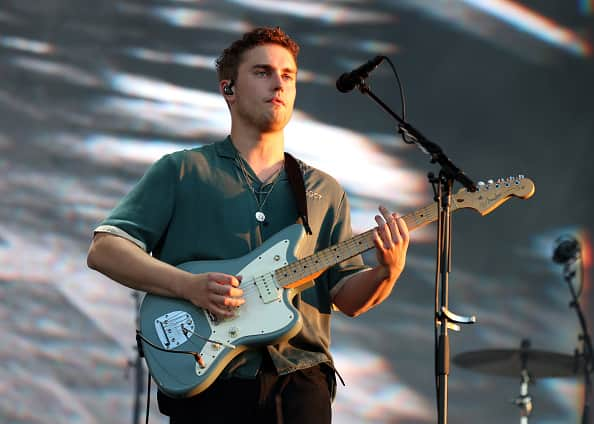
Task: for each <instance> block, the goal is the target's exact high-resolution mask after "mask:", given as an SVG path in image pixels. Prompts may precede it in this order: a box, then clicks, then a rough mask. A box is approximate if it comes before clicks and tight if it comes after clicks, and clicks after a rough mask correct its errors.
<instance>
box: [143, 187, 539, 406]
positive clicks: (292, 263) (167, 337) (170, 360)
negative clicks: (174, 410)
mask: <svg viewBox="0 0 594 424" xmlns="http://www.w3.org/2000/svg"><path fill="white" fill-rule="evenodd" d="M533 194H534V183H533V182H532V181H531V180H530V179H528V178H524V177H523V176H519V177H517V178H514V177H510V178H508V179H506V180H501V179H500V180H498V181H497V182H492V181H489V183H488V184H479V186H478V190H477V191H475V192H469V191H467V190H466V189H464V188H462V189H461V190H459V191H458V192H457V193H456V194H453V195H452V202H451V203H452V205H451V210H452V211H456V210H459V209H463V208H470V209H475V210H476V211H478V212H479V213H480V214H481V215H486V214H488V213H490V212H491V211H493V210H494V209H495V208H497V207H498V206H499V205H501V204H502V203H504V202H505V201H507V200H508V199H510V198H511V197H518V198H522V199H527V198H529V197H531V196H532V195H533ZM437 218H438V207H437V203H436V202H434V203H432V204H429V205H427V206H425V207H424V208H421V209H419V210H417V211H415V212H413V213H411V214H409V215H406V216H404V217H403V219H404V220H405V222H406V224H407V225H408V228H409V230H411V231H412V230H415V229H417V228H420V227H422V226H424V225H426V224H429V223H431V222H433V221H436V220H437ZM373 231H374V230H373V229H372V230H369V231H366V232H364V233H361V234H358V235H356V236H355V237H353V238H351V239H349V240H346V241H343V242H340V243H338V244H336V245H334V246H331V247H328V248H326V249H324V250H322V251H320V252H317V253H315V254H313V255H310V256H308V257H305V258H303V259H297V258H296V256H297V255H298V249H299V243H300V240H301V239H302V238H303V237H304V230H303V227H302V225H300V224H293V225H291V226H289V227H287V228H285V229H284V230H282V231H280V232H278V233H277V234H275V235H274V236H272V237H271V238H269V239H268V240H267V241H266V242H265V243H264V244H262V245H261V246H260V247H258V248H257V249H255V250H253V251H252V252H250V253H248V254H247V255H245V256H242V257H240V258H236V259H231V260H221V261H190V262H185V263H182V264H180V265H178V268H181V269H183V270H186V271H189V272H191V273H194V274H199V273H204V272H223V273H226V274H231V275H241V276H242V277H243V279H242V282H241V288H242V289H243V291H244V299H245V303H244V304H243V305H241V306H240V307H239V308H237V310H236V316H234V317H232V318H227V319H222V320H217V319H216V317H214V316H213V315H212V314H210V312H208V311H206V310H204V309H201V308H198V307H196V306H194V305H193V304H191V303H190V302H187V301H185V300H180V299H174V298H168V297H162V296H157V295H153V294H147V295H146V296H145V298H144V300H143V301H142V304H141V307H140V320H139V321H140V322H139V325H140V329H139V331H138V338H139V339H140V343H142V350H143V352H144V356H145V359H146V363H147V366H148V368H149V371H150V373H151V375H152V377H153V379H154V380H155V382H156V383H157V385H158V386H159V388H160V389H161V391H163V392H164V393H165V394H167V395H169V396H171V397H176V398H183V397H190V396H193V395H196V394H198V393H200V392H202V391H204V390H206V389H207V388H208V387H209V386H210V385H211V384H212V383H213V382H214V380H215V379H216V378H217V377H218V376H219V375H220V373H221V372H222V371H223V369H224V368H225V366H226V365H227V364H228V363H229V362H230V361H231V360H232V359H233V358H234V357H235V356H237V355H238V354H239V353H241V352H243V351H244V350H246V349H248V348H250V347H255V346H262V345H271V344H276V343H279V342H280V341H283V340H288V339H290V338H291V337H293V336H295V335H296V334H297V333H298V332H299V331H300V329H301V326H302V321H301V316H300V314H299V312H298V311H297V309H296V308H295V307H294V306H293V304H292V303H291V300H292V299H293V297H294V296H295V295H296V294H297V293H298V292H300V291H302V290H304V289H306V288H308V287H311V286H313V284H314V283H313V279H314V278H316V277H317V276H319V275H320V274H322V272H324V271H325V270H326V269H328V268H329V267H331V266H333V265H335V264H337V263H340V262H342V261H344V260H346V259H348V258H351V257H353V256H355V255H358V254H359V253H362V252H365V251H367V250H370V249H372V248H373V247H374V241H373V239H374V235H373Z"/></svg>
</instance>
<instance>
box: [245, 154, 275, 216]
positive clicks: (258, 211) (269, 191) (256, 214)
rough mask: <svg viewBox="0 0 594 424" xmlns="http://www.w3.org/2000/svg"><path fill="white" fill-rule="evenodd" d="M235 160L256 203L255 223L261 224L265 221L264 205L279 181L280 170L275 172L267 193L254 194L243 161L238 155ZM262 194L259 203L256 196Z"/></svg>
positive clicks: (258, 192) (254, 191)
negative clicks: (262, 196)
mask: <svg viewBox="0 0 594 424" xmlns="http://www.w3.org/2000/svg"><path fill="white" fill-rule="evenodd" d="M235 160H236V161H237V162H238V164H239V169H240V170H241V174H242V175H243V178H244V181H245V183H246V185H247V186H248V188H249V189H250V192H251V193H252V195H253V196H254V200H255V201H256V205H258V210H257V211H256V213H255V215H254V216H255V217H256V221H258V222H260V223H262V222H264V221H266V214H264V212H263V208H264V204H265V203H266V201H267V200H268V197H269V196H270V193H272V190H274V187H275V186H276V183H277V182H278V180H279V179H280V178H279V176H280V170H279V172H277V174H276V177H275V178H274V182H273V183H272V186H271V187H270V190H267V191H260V190H258V191H257V192H256V190H255V189H254V186H253V185H252V184H251V183H250V180H251V179H252V178H250V177H249V176H248V172H247V170H246V169H245V165H244V159H243V158H242V157H241V156H240V155H239V154H238V155H237V156H236V158H235ZM262 185H264V184H262ZM264 194H265V196H264V200H262V202H260V199H259V198H258V195H264Z"/></svg>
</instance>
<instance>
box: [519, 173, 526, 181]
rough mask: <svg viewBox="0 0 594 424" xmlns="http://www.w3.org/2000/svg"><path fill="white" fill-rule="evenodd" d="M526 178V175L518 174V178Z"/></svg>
mask: <svg viewBox="0 0 594 424" xmlns="http://www.w3.org/2000/svg"><path fill="white" fill-rule="evenodd" d="M524 178H526V176H525V175H522V174H520V175H518V180H523V179H524Z"/></svg>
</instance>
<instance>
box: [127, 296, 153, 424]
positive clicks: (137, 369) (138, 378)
mask: <svg viewBox="0 0 594 424" xmlns="http://www.w3.org/2000/svg"><path fill="white" fill-rule="evenodd" d="M132 297H134V302H135V306H136V328H140V314H139V312H138V311H139V309H140V293H139V292H138V291H136V290H135V291H134V292H133V293H132ZM136 342H137V343H136V358H135V359H134V361H133V362H132V361H130V366H131V367H132V366H133V367H134V409H133V411H132V424H139V422H140V408H141V405H140V401H141V400H142V392H143V389H144V384H145V372H144V367H143V364H142V357H143V356H144V355H143V352H142V345H141V344H140V343H139V341H138V337H137V340H136ZM149 378H150V377H149Z"/></svg>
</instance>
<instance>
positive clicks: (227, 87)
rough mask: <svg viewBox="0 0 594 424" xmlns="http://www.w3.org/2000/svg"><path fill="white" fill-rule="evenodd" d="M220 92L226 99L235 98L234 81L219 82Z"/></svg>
mask: <svg viewBox="0 0 594 424" xmlns="http://www.w3.org/2000/svg"><path fill="white" fill-rule="evenodd" d="M219 92H220V93H221V94H222V95H223V96H224V97H225V98H228V97H231V96H233V94H234V92H233V80H222V81H220V82H219Z"/></svg>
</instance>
